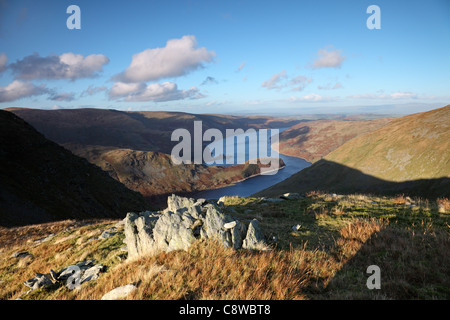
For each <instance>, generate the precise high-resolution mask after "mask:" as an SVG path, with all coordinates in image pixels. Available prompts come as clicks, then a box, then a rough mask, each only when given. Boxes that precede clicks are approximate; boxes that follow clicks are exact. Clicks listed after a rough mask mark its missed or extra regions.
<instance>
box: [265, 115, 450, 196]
mask: <svg viewBox="0 0 450 320" xmlns="http://www.w3.org/2000/svg"><path fill="white" fill-rule="evenodd" d="M312 190H321V191H328V192H337V193H350V192H371V193H380V194H396V193H397V194H398V193H407V194H409V195H417V196H423V197H442V196H444V197H448V196H450V106H446V107H443V108H440V109H436V110H432V111H429V112H424V113H418V114H413V115H409V116H406V117H402V118H399V119H396V120H393V121H392V122H390V123H389V124H388V125H386V126H384V127H382V128H380V129H378V130H376V131H373V132H371V133H368V134H366V135H363V136H360V137H357V138H355V139H352V140H350V141H348V142H347V143H345V144H344V145H342V146H341V147H339V148H337V149H336V150H334V151H333V152H331V153H330V154H328V155H327V156H326V157H325V158H324V159H322V160H320V161H318V162H316V163H315V164H313V165H312V166H311V167H309V168H306V169H304V170H302V171H300V172H298V173H296V174H295V175H293V176H292V177H290V178H289V179H287V180H285V181H283V182H281V183H279V184H276V185H274V186H272V187H271V188H268V189H266V190H263V191H261V192H259V193H258V194H257V195H259V196H276V195H279V194H282V193H285V192H307V191H312Z"/></svg>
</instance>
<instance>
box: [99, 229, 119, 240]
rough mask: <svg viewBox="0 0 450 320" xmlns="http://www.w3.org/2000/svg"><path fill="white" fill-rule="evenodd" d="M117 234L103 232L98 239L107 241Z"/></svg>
mask: <svg viewBox="0 0 450 320" xmlns="http://www.w3.org/2000/svg"><path fill="white" fill-rule="evenodd" d="M116 233H117V232H110V231H103V232H102V234H101V235H100V236H99V239H108V238H111V237H112V236H114V235H116Z"/></svg>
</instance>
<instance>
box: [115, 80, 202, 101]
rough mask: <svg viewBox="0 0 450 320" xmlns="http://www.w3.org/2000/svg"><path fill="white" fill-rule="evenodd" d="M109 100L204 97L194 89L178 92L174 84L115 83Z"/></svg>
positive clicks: (167, 99) (164, 99)
mask: <svg viewBox="0 0 450 320" xmlns="http://www.w3.org/2000/svg"><path fill="white" fill-rule="evenodd" d="M109 96H110V98H111V99H123V100H124V101H129V102H142V101H154V102H162V101H173V100H183V99H200V98H203V97H205V96H204V95H203V94H201V93H200V92H199V90H198V89H197V88H196V87H191V88H190V89H189V90H179V89H178V87H177V85H176V83H173V82H163V83H152V84H149V85H145V84H144V83H124V82H116V83H114V85H113V87H112V88H111V90H110V91H109Z"/></svg>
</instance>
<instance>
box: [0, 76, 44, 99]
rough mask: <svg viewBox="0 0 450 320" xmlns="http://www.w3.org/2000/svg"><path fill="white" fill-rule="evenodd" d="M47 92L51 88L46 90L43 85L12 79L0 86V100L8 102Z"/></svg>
mask: <svg viewBox="0 0 450 320" xmlns="http://www.w3.org/2000/svg"><path fill="white" fill-rule="evenodd" d="M49 93H50V94H51V93H52V92H51V90H48V89H47V88H46V87H45V86H44V85H41V86H36V85H34V84H32V83H30V82H23V81H19V80H14V81H13V82H11V83H10V84H8V85H7V86H4V87H0V102H10V101H14V100H18V99H22V98H26V97H31V96H37V95H42V94H49Z"/></svg>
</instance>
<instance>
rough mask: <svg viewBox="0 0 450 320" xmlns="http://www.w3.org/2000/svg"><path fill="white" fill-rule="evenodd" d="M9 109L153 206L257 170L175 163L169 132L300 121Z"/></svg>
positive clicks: (235, 179)
mask: <svg viewBox="0 0 450 320" xmlns="http://www.w3.org/2000/svg"><path fill="white" fill-rule="evenodd" d="M10 111H11V112H14V113H15V114H16V115H18V116H19V117H21V118H23V119H24V120H26V121H27V122H29V123H30V124H31V125H32V126H34V127H35V128H36V129H37V130H38V131H39V132H41V133H42V134H43V135H44V136H45V137H47V138H48V139H50V140H52V141H54V142H56V143H58V144H60V145H61V146H63V147H65V148H66V149H68V150H70V151H72V152H73V153H74V154H76V155H78V156H80V157H83V158H85V159H87V160H88V161H89V162H90V163H93V164H95V165H97V166H99V167H100V168H102V169H103V170H105V171H106V172H108V173H109V174H110V176H111V177H113V178H114V179H116V180H118V181H120V182H121V183H123V184H124V185H125V186H126V187H128V188H129V189H131V190H134V191H138V192H140V193H141V194H142V195H144V196H145V197H147V198H148V199H149V201H150V202H151V203H152V204H155V203H156V202H159V200H161V199H163V198H164V197H162V198H161V196H162V195H164V196H165V195H167V194H170V193H181V194H184V193H190V192H196V191H201V190H206V189H212V188H218V187H223V186H226V185H229V184H230V183H233V182H237V181H240V180H242V179H244V178H248V177H249V176H250V175H255V174H258V173H259V172H260V169H259V165H258V166H255V165H245V164H242V165H236V166H232V167H223V166H205V165H174V164H173V163H172V161H171V159H170V153H171V151H172V148H173V146H174V145H175V144H177V143H178V142H172V141H171V134H172V132H173V130H175V129H178V128H185V129H187V130H188V131H189V132H191V134H193V125H194V121H202V126H203V131H205V130H207V129H209V128H216V129H219V130H221V131H222V132H225V129H233V128H235V129H237V128H242V129H244V130H247V129H248V128H255V129H258V128H279V127H287V126H291V125H294V124H297V123H298V122H299V120H292V119H278V118H273V117H257V116H252V117H236V116H225V115H194V114H188V113H182V112H164V111H143V112H122V111H117V110H104V109H73V110H71V109H68V110H38V109H10ZM281 166H283V163H281ZM163 200H164V199H163ZM164 201H165V200H164Z"/></svg>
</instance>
